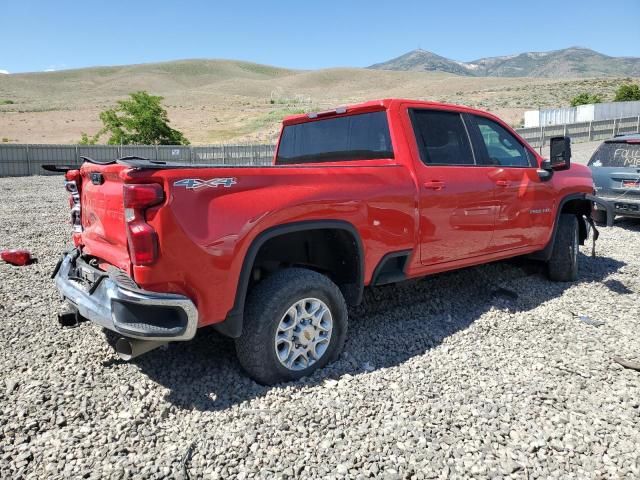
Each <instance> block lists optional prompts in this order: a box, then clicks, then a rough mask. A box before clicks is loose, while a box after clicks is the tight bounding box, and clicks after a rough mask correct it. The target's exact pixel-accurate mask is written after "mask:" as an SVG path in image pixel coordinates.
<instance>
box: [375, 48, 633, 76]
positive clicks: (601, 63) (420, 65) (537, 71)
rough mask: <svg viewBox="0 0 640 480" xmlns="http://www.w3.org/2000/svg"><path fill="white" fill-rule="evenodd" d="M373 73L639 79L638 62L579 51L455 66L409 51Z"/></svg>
mask: <svg viewBox="0 0 640 480" xmlns="http://www.w3.org/2000/svg"><path fill="white" fill-rule="evenodd" d="M367 68H370V69H373V70H395V71H412V72H446V73H453V74H455V75H463V76H469V77H548V78H566V77H574V78H575V77H622V76H632V77H638V76H640V58H637V57H610V56H608V55H604V54H602V53H599V52H596V51H594V50H590V49H588V48H582V47H570V48H565V49H562V50H553V51H550V52H524V53H520V54H517V55H507V56H502V57H487V58H480V59H478V60H473V61H471V62H458V61H456V60H451V59H450V58H446V57H442V56H440V55H437V54H435V53H433V52H429V51H427V50H422V49H417V50H412V51H410V52H408V53H405V54H404V55H401V56H399V57H396V58H393V59H391V60H388V61H386V62H382V63H376V64H374V65H371V66H370V67H367Z"/></svg>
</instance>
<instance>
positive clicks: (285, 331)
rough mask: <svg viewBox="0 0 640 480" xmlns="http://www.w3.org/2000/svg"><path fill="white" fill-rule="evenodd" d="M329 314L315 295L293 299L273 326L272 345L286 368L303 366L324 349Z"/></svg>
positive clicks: (330, 320) (328, 336)
mask: <svg viewBox="0 0 640 480" xmlns="http://www.w3.org/2000/svg"><path fill="white" fill-rule="evenodd" d="M332 330H333V317H332V316H331V311H330V310H329V307H327V304H326V303H324V302H323V301H322V300H319V299H317V298H304V299H302V300H299V301H297V302H296V303H294V304H293V305H291V307H289V309H288V310H287V311H286V313H285V314H284V315H283V316H282V319H281V320H280V323H279V324H278V329H277V330H276V338H275V349H276V355H277V356H278V360H280V363H281V364H282V365H283V366H284V367H285V368H287V369H288V370H304V369H305V368H308V367H310V366H311V365H313V364H314V363H316V362H317V361H318V360H320V358H322V356H323V355H324V354H325V353H326V351H327V349H328V348H329V343H330V341H331V331H332Z"/></svg>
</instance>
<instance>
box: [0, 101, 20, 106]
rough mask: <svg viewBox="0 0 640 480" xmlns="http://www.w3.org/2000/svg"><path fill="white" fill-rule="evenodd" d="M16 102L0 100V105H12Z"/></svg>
mask: <svg viewBox="0 0 640 480" xmlns="http://www.w3.org/2000/svg"><path fill="white" fill-rule="evenodd" d="M15 103H16V102H14V101H13V100H0V105H13V104H15Z"/></svg>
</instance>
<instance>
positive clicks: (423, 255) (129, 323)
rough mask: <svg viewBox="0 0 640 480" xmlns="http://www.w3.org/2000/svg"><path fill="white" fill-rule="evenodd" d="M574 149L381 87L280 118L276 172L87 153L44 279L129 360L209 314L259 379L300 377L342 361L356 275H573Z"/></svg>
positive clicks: (382, 279) (578, 236) (578, 213)
mask: <svg viewBox="0 0 640 480" xmlns="http://www.w3.org/2000/svg"><path fill="white" fill-rule="evenodd" d="M570 155H571V150H570V143H569V139H567V138H556V139H553V141H552V145H551V160H544V159H543V158H541V157H540V156H539V155H538V154H537V153H536V151H535V150H534V149H532V148H531V147H530V146H529V145H528V144H527V143H526V142H525V141H523V140H522V138H520V137H519V136H518V135H517V134H516V133H515V132H514V131H513V130H512V129H511V128H510V127H509V126H507V125H506V124H505V123H504V122H502V121H501V120H500V119H498V118H496V117H494V116H493V115H490V114H488V113H485V112H482V111H478V110H474V109H471V108H466V107H461V106H455V105H445V104H440V103H433V102H423V101H413V100H402V99H386V100H379V101H371V102H367V103H362V104H358V105H352V106H347V107H340V108H337V109H335V110H329V111H324V112H318V113H311V114H303V115H295V116H291V117H288V118H285V119H284V121H283V126H282V131H281V135H280V140H279V142H278V147H277V150H276V154H275V159H274V165H273V166H268V167H256V166H207V165H191V164H178V163H164V162H155V161H150V160H146V159H142V158H132V157H127V158H123V159H119V160H114V161H113V162H110V163H108V164H99V163H96V162H94V161H91V160H90V159H87V161H85V163H83V165H82V166H81V168H80V169H79V170H69V171H67V172H66V177H65V178H66V188H67V190H68V191H69V192H70V194H71V200H70V203H71V207H72V209H71V211H72V224H73V240H74V244H75V249H74V250H72V251H71V252H69V253H67V254H66V255H65V256H64V257H63V258H62V259H61V261H60V262H59V264H58V267H57V268H56V271H55V273H54V277H55V282H56V284H57V287H58V289H59V291H60V293H61V295H62V296H63V297H64V298H65V299H66V301H67V302H68V305H69V306H70V308H71V310H70V311H71V312H72V314H73V315H76V316H78V317H79V318H86V319H89V320H91V321H92V322H94V323H97V324H99V325H101V326H103V327H105V328H107V329H109V330H112V331H115V332H117V333H118V334H120V335H122V338H121V339H120V340H119V341H118V342H117V345H116V350H117V351H118V353H119V354H120V356H121V357H122V358H125V359H130V358H133V357H135V356H137V355H139V354H141V353H144V352H146V351H148V350H151V349H153V348H155V347H157V346H159V345H162V344H164V343H167V342H169V341H184V340H189V339H191V338H193V336H194V335H195V334H196V331H197V329H198V328H200V327H205V326H213V327H214V328H216V329H217V330H219V331H220V332H222V333H223V334H225V335H228V336H230V337H233V338H234V339H236V340H235V342H236V347H237V348H236V349H237V354H238V357H239V360H240V364H241V365H242V367H243V368H244V369H245V370H246V372H247V373H248V374H249V375H250V376H251V377H252V378H254V379H255V380H257V381H258V382H261V383H264V384H272V383H277V382H281V381H288V380H292V379H297V378H300V377H302V376H305V375H308V374H310V373H311V372H313V371H315V370H316V369H318V368H321V367H322V366H324V365H326V364H327V363H328V362H330V361H331V360H333V359H335V358H336V356H337V355H339V353H340V351H341V349H342V347H343V344H344V341H345V336H346V333H347V305H356V304H358V303H359V302H360V301H361V299H362V292H363V289H364V288H365V287H367V286H370V285H382V284H387V283H392V282H398V281H402V280H405V279H409V278H415V277H420V276H424V275H430V274H434V273H438V272H443V271H445V270H452V269H457V268H462V267H468V266H470V265H478V264H482V263H487V262H492V261H495V260H500V259H504V258H508V257H515V256H520V255H531V256H533V257H535V258H537V259H538V260H541V261H545V262H547V264H548V273H549V277H550V278H551V280H558V281H571V280H575V279H576V277H577V275H578V245H579V244H583V243H584V241H585V239H586V238H587V237H588V234H589V231H590V228H589V224H591V225H592V224H593V222H592V221H591V211H592V206H593V202H599V200H598V199H596V198H594V197H593V196H592V194H593V182H592V178H591V172H590V171H589V169H588V168H587V167H586V166H582V165H575V164H574V165H572V164H571V163H570ZM603 205H604V208H607V205H606V204H603Z"/></svg>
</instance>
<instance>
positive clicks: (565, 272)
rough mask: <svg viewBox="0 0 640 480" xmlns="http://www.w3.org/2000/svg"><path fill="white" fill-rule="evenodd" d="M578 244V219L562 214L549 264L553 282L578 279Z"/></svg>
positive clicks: (568, 214) (571, 215)
mask: <svg viewBox="0 0 640 480" xmlns="http://www.w3.org/2000/svg"><path fill="white" fill-rule="evenodd" d="M578 243H579V230H578V218H577V217H576V216H575V215H573V214H570V213H563V214H561V215H560V219H559V221H558V230H557V232H556V238H555V241H554V243H553V253H552V254H551V258H550V259H549V261H548V262H547V268H548V272H549V278H550V279H551V280H553V281H555V282H573V281H575V280H577V279H578Z"/></svg>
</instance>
